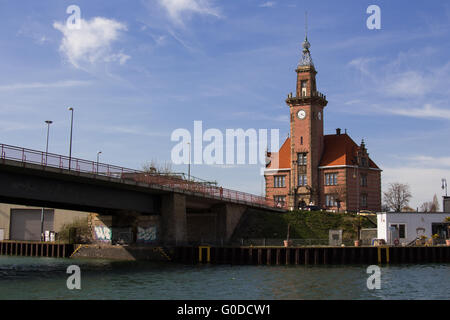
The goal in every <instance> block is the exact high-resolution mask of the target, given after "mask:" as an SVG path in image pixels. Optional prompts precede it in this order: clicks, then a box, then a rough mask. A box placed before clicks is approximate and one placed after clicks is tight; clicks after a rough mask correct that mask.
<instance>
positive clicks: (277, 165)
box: [267, 138, 291, 169]
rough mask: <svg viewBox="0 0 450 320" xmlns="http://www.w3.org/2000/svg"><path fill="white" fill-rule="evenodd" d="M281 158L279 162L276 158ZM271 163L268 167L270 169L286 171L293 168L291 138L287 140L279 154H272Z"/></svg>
mask: <svg viewBox="0 0 450 320" xmlns="http://www.w3.org/2000/svg"><path fill="white" fill-rule="evenodd" d="M277 155H278V156H279V158H278V161H276V159H275V157H276V156H277ZM271 159H272V160H271V162H270V164H269V165H268V166H267V168H270V169H286V168H290V167H291V138H286V140H285V141H284V143H283V145H282V146H281V148H280V151H279V152H272V153H271Z"/></svg>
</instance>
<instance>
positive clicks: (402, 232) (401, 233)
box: [391, 224, 406, 239]
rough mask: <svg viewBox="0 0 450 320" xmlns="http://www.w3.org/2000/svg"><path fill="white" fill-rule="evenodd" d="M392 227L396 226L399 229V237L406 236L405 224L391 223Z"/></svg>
mask: <svg viewBox="0 0 450 320" xmlns="http://www.w3.org/2000/svg"><path fill="white" fill-rule="evenodd" d="M391 227H394V228H395V229H397V230H398V237H399V239H405V238H406V225H405V224H391Z"/></svg>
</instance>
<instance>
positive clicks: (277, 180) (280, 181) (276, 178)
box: [273, 176, 286, 188]
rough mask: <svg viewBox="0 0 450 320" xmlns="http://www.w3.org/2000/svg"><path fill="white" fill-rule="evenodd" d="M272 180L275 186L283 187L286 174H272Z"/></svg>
mask: <svg viewBox="0 0 450 320" xmlns="http://www.w3.org/2000/svg"><path fill="white" fill-rule="evenodd" d="M273 182H274V187H275V188H283V187H285V186H286V176H274V177H273Z"/></svg>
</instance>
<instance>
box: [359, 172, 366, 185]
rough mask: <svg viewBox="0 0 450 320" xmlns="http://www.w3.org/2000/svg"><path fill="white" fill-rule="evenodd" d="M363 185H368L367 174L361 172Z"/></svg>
mask: <svg viewBox="0 0 450 320" xmlns="http://www.w3.org/2000/svg"><path fill="white" fill-rule="evenodd" d="M360 179H361V187H367V174H361V175H360Z"/></svg>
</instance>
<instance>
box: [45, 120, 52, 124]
mask: <svg viewBox="0 0 450 320" xmlns="http://www.w3.org/2000/svg"><path fill="white" fill-rule="evenodd" d="M45 123H46V124H52V123H53V121H52V120H45Z"/></svg>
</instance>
